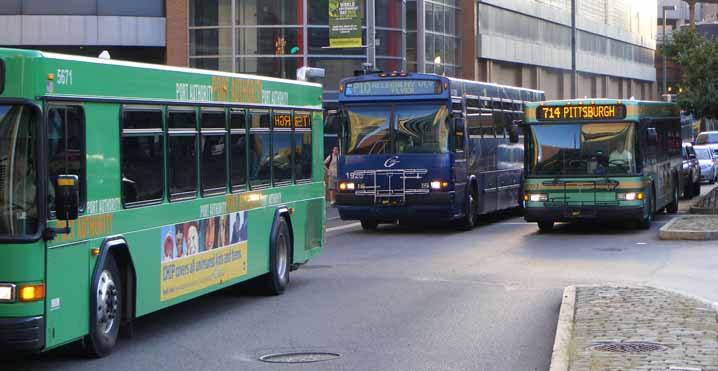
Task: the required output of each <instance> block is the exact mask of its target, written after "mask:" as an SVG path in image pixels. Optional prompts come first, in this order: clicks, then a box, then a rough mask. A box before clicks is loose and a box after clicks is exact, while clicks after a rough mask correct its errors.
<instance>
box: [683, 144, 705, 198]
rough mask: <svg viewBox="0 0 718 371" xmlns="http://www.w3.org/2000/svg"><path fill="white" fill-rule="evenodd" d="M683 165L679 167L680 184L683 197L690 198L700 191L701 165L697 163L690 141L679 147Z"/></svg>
mask: <svg viewBox="0 0 718 371" xmlns="http://www.w3.org/2000/svg"><path fill="white" fill-rule="evenodd" d="M681 157H682V158H683V166H682V167H681V179H680V186H681V188H680V189H681V191H682V192H683V197H684V198H692V197H694V196H698V195H699V194H700V193H701V165H700V163H698V158H697V157H696V151H695V150H694V149H693V145H692V144H690V143H683V146H682V147H681Z"/></svg>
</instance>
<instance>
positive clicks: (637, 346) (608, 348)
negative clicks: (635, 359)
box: [588, 341, 668, 353]
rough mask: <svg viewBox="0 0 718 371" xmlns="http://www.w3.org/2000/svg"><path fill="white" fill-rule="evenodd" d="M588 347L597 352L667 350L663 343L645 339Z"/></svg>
mask: <svg viewBox="0 0 718 371" xmlns="http://www.w3.org/2000/svg"><path fill="white" fill-rule="evenodd" d="M588 349H589V350H595V351H597V352H612V353H647V352H662V351H664V350H667V349H668V347H667V346H665V345H661V344H657V343H649V342H645V341H626V342H611V343H601V344H596V345H592V346H590V347H588Z"/></svg>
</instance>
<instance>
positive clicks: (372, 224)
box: [361, 219, 379, 231]
mask: <svg viewBox="0 0 718 371" xmlns="http://www.w3.org/2000/svg"><path fill="white" fill-rule="evenodd" d="M378 226H379V222H377V221H376V220H372V219H362V220H361V227H362V229H364V230H365V231H373V230H375V229H376V228H377V227H378Z"/></svg>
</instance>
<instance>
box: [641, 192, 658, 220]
mask: <svg viewBox="0 0 718 371" xmlns="http://www.w3.org/2000/svg"><path fill="white" fill-rule="evenodd" d="M644 202H645V204H646V206H647V207H648V210H645V213H646V215H644V216H643V218H642V219H641V220H639V221H638V228H639V229H650V228H651V222H653V212H654V210H655V209H656V201H655V200H654V199H653V190H652V189H651V188H649V189H648V195H646V201H644Z"/></svg>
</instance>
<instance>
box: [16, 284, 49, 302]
mask: <svg viewBox="0 0 718 371" xmlns="http://www.w3.org/2000/svg"><path fill="white" fill-rule="evenodd" d="M18 292H19V295H18V297H19V299H20V301H24V302H28V301H38V300H42V299H44V298H45V285H44V284H37V285H25V286H20V290H18Z"/></svg>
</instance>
